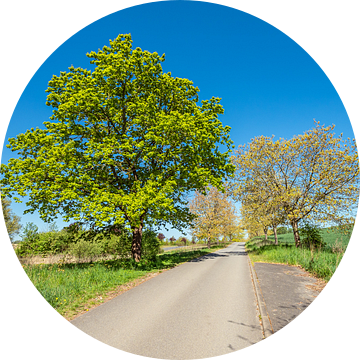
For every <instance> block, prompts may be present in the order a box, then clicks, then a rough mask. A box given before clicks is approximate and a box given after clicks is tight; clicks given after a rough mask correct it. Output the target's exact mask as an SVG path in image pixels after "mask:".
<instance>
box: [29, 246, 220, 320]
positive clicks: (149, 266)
mask: <svg viewBox="0 0 360 360" xmlns="http://www.w3.org/2000/svg"><path fill="white" fill-rule="evenodd" d="M223 246H224V245H220V246H214V247H212V248H211V249H208V248H203V249H197V250H193V251H181V252H177V251H170V252H166V253H163V254H158V255H157V256H156V258H155V259H154V260H152V261H150V260H147V259H144V260H141V261H140V263H135V262H134V261H133V260H132V259H129V258H128V259H113V260H109V259H108V260H98V261H95V262H83V263H56V264H32V265H23V269H24V270H25V272H26V274H27V275H28V277H29V278H30V280H31V281H32V282H33V284H34V286H35V287H36V289H37V290H38V291H39V292H40V294H41V295H42V296H43V297H44V298H45V300H46V301H47V302H48V303H49V304H50V305H51V306H52V307H53V308H54V309H56V310H57V311H58V312H59V313H60V314H61V315H63V316H64V317H65V318H67V319H68V320H71V319H72V318H74V317H75V316H76V315H78V314H81V313H83V312H86V311H88V310H89V309H91V308H92V307H94V306H97V305H99V304H101V303H103V302H104V301H106V300H107V299H111V298H112V297H113V296H115V295H117V294H119V293H120V292H122V291H126V290H128V289H129V288H131V287H132V286H134V285H135V284H138V283H140V282H142V281H145V280H146V279H148V278H150V277H152V276H155V275H157V274H158V273H160V272H162V271H164V270H166V269H170V268H172V267H174V266H177V265H179V264H181V263H183V262H186V261H189V260H191V259H194V258H197V257H200V256H202V255H205V254H207V253H209V252H212V251H215V250H217V249H219V248H221V247H223Z"/></svg>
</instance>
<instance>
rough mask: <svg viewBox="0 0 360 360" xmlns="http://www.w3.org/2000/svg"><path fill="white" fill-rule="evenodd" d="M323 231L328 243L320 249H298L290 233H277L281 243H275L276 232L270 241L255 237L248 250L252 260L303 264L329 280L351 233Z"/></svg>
mask: <svg viewBox="0 0 360 360" xmlns="http://www.w3.org/2000/svg"><path fill="white" fill-rule="evenodd" d="M320 233H321V237H322V240H323V241H324V243H325V245H324V246H323V247H320V248H318V249H308V248H305V247H299V248H297V247H296V246H295V242H294V237H293V234H291V233H287V234H282V235H278V241H279V245H275V243H274V236H273V235H272V236H269V237H268V240H267V241H266V240H265V238H264V236H259V237H254V238H252V239H251V240H249V241H248V242H247V243H246V249H247V251H248V254H249V256H250V259H251V261H252V262H269V263H281V264H287V265H300V266H301V267H302V268H303V269H304V270H306V271H308V272H310V273H311V274H313V275H315V276H316V277H318V278H321V279H323V280H325V281H329V280H330V278H331V277H332V275H333V274H334V272H335V270H336V269H337V267H338V266H339V263H340V261H341V259H342V258H343V255H344V253H345V250H346V247H347V245H348V243H349V241H350V237H351V234H349V233H342V232H339V231H336V230H329V229H321V230H320Z"/></svg>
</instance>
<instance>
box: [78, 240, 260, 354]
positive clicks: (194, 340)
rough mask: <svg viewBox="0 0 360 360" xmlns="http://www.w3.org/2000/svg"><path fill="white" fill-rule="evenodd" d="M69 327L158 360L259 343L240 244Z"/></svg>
mask: <svg viewBox="0 0 360 360" xmlns="http://www.w3.org/2000/svg"><path fill="white" fill-rule="evenodd" d="M72 324H73V325H75V326H76V327H78V328H79V329H81V330H82V331H84V332H85V333H87V334H89V335H90V336H92V337H94V338H96V339H98V340H100V341H102V342H104V343H105V344H108V345H111V346H113V347H115V348H118V349H121V350H124V351H127V352H130V353H133V354H137V355H142V356H147V357H155V358H161V359H177V360H181V359H200V358H206V357H212V356H218V355H223V354H226V353H229V352H232V351H236V350H240V349H242V348H244V347H247V346H249V345H252V344H254V343H256V342H258V341H260V340H261V339H262V331H261V327H260V324H259V319H258V317H257V310H256V299H255V294H254V290H253V285H252V282H251V277H250V271H249V264H248V259H247V255H246V253H245V250H244V244H243V243H234V244H232V245H230V246H229V247H228V248H226V249H222V250H220V251H217V252H216V253H212V254H208V255H206V256H204V257H202V258H200V259H196V260H193V261H191V262H188V263H185V264H183V265H180V266H178V267H176V268H174V269H171V270H169V271H166V272H164V273H161V274H160V275H158V276H156V277H155V278H153V279H151V280H149V281H147V282H144V283H142V284H141V285H139V286H137V287H135V288H133V289H131V290H129V291H127V292H125V293H123V294H121V295H119V296H118V297H116V298H114V299H112V300H110V301H108V302H106V303H104V304H102V305H101V306H99V307H97V308H95V309H93V310H91V311H89V312H88V313H86V314H84V315H81V316H79V317H77V318H76V319H74V320H73V321H72Z"/></svg>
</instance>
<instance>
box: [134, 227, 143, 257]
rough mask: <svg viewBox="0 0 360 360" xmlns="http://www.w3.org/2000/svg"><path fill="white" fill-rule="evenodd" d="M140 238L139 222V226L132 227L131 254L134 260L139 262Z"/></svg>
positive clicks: (140, 228)
mask: <svg viewBox="0 0 360 360" xmlns="http://www.w3.org/2000/svg"><path fill="white" fill-rule="evenodd" d="M141 239H142V224H140V226H139V227H135V228H133V239H132V244H131V255H132V258H133V259H134V260H135V261H136V262H139V261H140V260H141Z"/></svg>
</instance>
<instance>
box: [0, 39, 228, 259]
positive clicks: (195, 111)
mask: <svg viewBox="0 0 360 360" xmlns="http://www.w3.org/2000/svg"><path fill="white" fill-rule="evenodd" d="M87 56H88V57H89V58H90V59H91V61H90V63H91V64H93V65H94V70H86V69H82V68H74V67H70V68H69V71H68V72H61V73H60V75H59V76H53V78H52V79H51V81H50V82H49V87H48V89H47V90H46V92H47V93H48V96H47V105H49V106H51V107H52V108H53V115H52V116H51V118H50V120H51V121H49V122H45V123H44V125H45V128H44V129H39V128H36V129H31V130H28V131H26V133H25V134H20V135H18V136H17V137H16V138H12V139H9V143H10V144H9V145H8V146H9V147H10V148H11V149H12V150H13V151H15V152H17V154H18V157H17V158H14V159H10V160H9V163H8V164H7V165H3V166H2V168H1V172H2V180H1V185H2V191H3V193H4V194H6V195H14V194H16V193H17V194H18V195H20V196H25V195H28V196H29V200H28V201H27V203H26V205H27V210H26V212H33V211H35V210H38V211H39V213H40V216H41V217H42V219H43V220H45V221H52V220H53V219H54V218H56V217H57V216H58V215H61V216H62V217H63V218H64V220H70V219H74V220H82V221H86V222H88V223H91V224H93V225H94V226H97V227H100V228H101V227H103V226H108V225H114V224H123V223H124V222H125V223H126V224H127V226H129V227H130V228H131V231H132V234H133V242H132V255H133V258H134V259H135V260H136V261H139V260H140V258H141V239H142V229H143V227H144V225H145V224H148V225H152V226H154V225H155V226H160V225H163V224H165V223H171V224H172V226H173V227H174V228H177V229H181V228H183V227H184V226H185V225H186V223H187V222H188V221H189V219H191V214H190V212H189V211H188V209H187V207H186V200H185V197H184V195H185V194H186V193H187V192H190V191H193V190H195V189H198V190H200V191H203V190H204V189H205V187H206V185H207V184H212V185H213V186H216V187H221V182H222V180H223V178H224V177H226V176H227V175H229V174H231V173H232V172H233V165H231V162H230V160H229V156H230V151H231V150H230V148H231V146H232V142H231V140H230V137H229V131H230V128H229V127H228V126H223V125H222V123H221V122H220V121H219V119H218V115H219V114H222V113H223V108H222V106H221V105H220V99H219V98H214V97H213V98H211V99H210V100H205V101H201V103H200V104H199V100H198V92H199V89H198V88H196V87H194V86H193V83H192V82H191V81H190V80H187V79H181V78H174V77H172V76H171V73H164V72H163V70H162V66H161V63H162V62H163V61H164V60H165V55H162V56H159V55H158V54H157V53H150V52H148V51H143V50H141V49H140V48H135V49H133V47H132V39H131V35H129V34H128V35H119V36H118V37H117V38H116V39H115V40H113V41H110V46H104V47H103V49H102V50H99V51H98V52H91V53H89V54H87ZM220 144H222V145H224V146H225V148H226V149H227V150H226V151H224V152H222V151H220V149H219V145H220ZM16 200H17V201H19V200H20V198H17V199H16Z"/></svg>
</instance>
